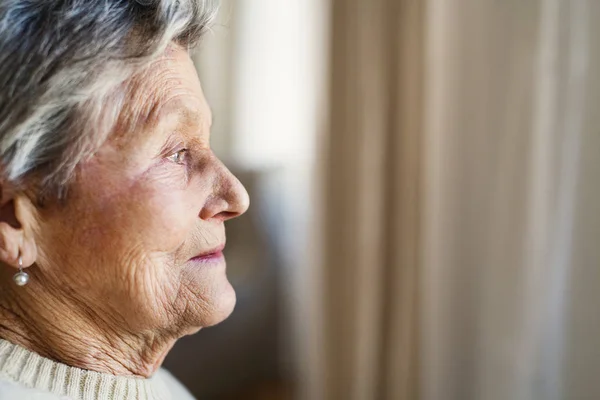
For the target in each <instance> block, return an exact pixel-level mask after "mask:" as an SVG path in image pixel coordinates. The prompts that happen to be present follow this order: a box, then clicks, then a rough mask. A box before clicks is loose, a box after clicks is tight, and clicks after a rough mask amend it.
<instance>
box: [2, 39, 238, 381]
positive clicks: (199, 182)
mask: <svg viewBox="0 0 600 400" xmlns="http://www.w3.org/2000/svg"><path fill="white" fill-rule="evenodd" d="M128 86H129V89H128V92H127V93H128V96H130V97H128V96H125V104H126V107H125V108H124V109H123V112H122V118H121V120H120V123H119V124H118V125H117V127H118V129H119V131H117V132H115V133H114V134H113V135H112V136H111V137H110V138H109V139H108V140H107V142H106V143H105V144H104V145H102V147H101V148H100V149H99V150H98V151H96V153H95V156H94V157H93V158H91V159H90V160H89V161H86V162H85V163H83V164H82V165H80V166H79V167H78V169H77V174H76V177H75V179H74V181H73V182H72V184H71V188H70V195H69V198H68V200H67V201H66V202H65V203H64V204H60V205H59V204H54V203H52V202H50V203H49V204H47V205H46V206H45V207H44V208H36V207H35V205H34V203H33V202H24V203H23V204H25V205H26V207H25V206H24V208H23V209H22V211H23V215H21V217H20V220H22V221H23V224H22V225H23V228H22V229H21V230H15V229H13V230H5V232H4V233H3V231H2V229H0V236H2V239H3V241H4V242H5V243H7V246H5V247H6V248H8V245H10V244H12V243H15V237H19V235H24V236H23V237H29V239H28V240H27V241H26V242H31V244H28V245H24V248H27V246H30V247H31V246H33V247H32V248H37V249H38V256H37V257H35V258H32V259H31V262H30V264H31V263H33V262H34V261H35V265H34V266H33V267H32V268H31V269H30V270H29V271H28V272H29V273H30V276H31V279H30V283H29V284H28V285H27V286H26V287H25V288H17V287H15V286H14V284H12V282H11V280H10V276H11V275H10V274H11V273H14V272H10V271H8V270H6V269H4V268H0V337H4V338H6V339H7V340H10V341H12V342H14V343H17V344H21V345H24V346H25V347H28V348H30V349H32V350H33V351H35V352H37V353H39V354H41V355H42V356H46V357H50V358H52V359H54V360H57V361H61V362H64V363H66V364H69V365H72V366H76V367H80V368H84V369H90V370H94V371H98V372H108V373H112V374H117V375H137V376H150V375H151V374H152V373H153V372H154V371H155V370H156V368H158V367H159V366H160V364H161V363H162V360H163V359H164V357H165V355H166V354H167V352H168V351H169V349H170V348H171V347H172V346H173V344H174V343H175V341H176V340H177V339H178V338H180V337H181V336H183V335H187V334H191V333H194V332H196V331H197V330H199V329H201V328H202V327H205V326H211V325H214V324H216V323H218V322H220V321H222V320H223V319H224V318H226V317H227V316H228V315H229V313H230V312H231V311H232V309H233V306H234V304H235V293H234V291H233V288H232V287H231V285H230V284H229V282H228V280H227V278H226V275H225V265H224V263H219V264H215V265H207V266H202V265H198V264H196V263H193V262H190V261H189V260H190V259H191V258H192V257H194V256H196V255H198V254H200V253H204V252H206V251H209V250H212V249H214V248H215V247H216V246H218V245H220V244H223V243H224V242H225V230H224V221H225V220H227V219H229V218H232V217H235V216H237V215H240V214H241V213H243V212H245V211H246V209H247V207H248V196H247V193H246V192H245V190H244V189H243V187H242V186H241V184H240V183H239V181H237V179H235V177H233V175H231V173H230V172H229V171H228V170H227V169H226V168H225V167H224V166H223V165H222V164H221V163H220V161H219V160H218V159H217V158H216V157H215V155H214V154H213V153H212V151H211V150H210V148H209V133H210V132H209V130H210V121H211V117H210V115H209V114H210V109H209V108H208V105H207V104H206V101H205V99H204V96H203V94H202V89H201V87H200V84H199V82H198V78H197V75H196V72H195V68H194V66H193V64H192V62H191V60H190V58H189V56H188V55H187V53H186V52H185V51H184V50H182V49H181V48H178V47H177V46H173V50H172V51H171V53H170V55H169V57H168V58H167V59H165V58H163V59H161V60H158V61H157V62H156V63H155V64H154V65H152V66H151V68H148V69H147V70H146V71H144V73H143V74H141V75H140V76H137V77H135V78H134V79H133V80H132V82H130V83H129V84H128ZM140 102H142V103H143V104H140ZM141 110H145V111H147V110H151V111H150V114H148V115H150V119H149V120H145V121H143V120H142V119H139V118H138V117H137V116H136V117H132V115H136V114H137V115H144V114H139V113H140V111H141ZM154 118H158V119H159V120H158V121H155V122H156V123H152V122H151V121H152V119H154ZM132 121H136V124H133V125H135V126H134V129H125V127H127V126H129V127H131V126H133V125H132ZM173 140H176V141H177V142H181V143H183V144H185V147H186V148H188V149H189V151H188V152H189V158H188V156H187V155H186V159H185V161H184V163H185V165H180V164H177V163H175V162H173V161H170V160H167V159H166V158H165V157H167V156H169V154H165V153H164V152H165V150H166V148H168V147H165V146H167V143H168V142H169V141H173ZM2 189H4V187H3V188H2ZM5 193H9V192H8V191H5V190H3V191H2V195H3V199H2V202H3V203H4V202H5V201H6V200H5V199H4V196H5ZM3 225H4V224H3V223H2V221H0V228H1V227H2V226H3ZM0 242H2V240H0ZM0 250H2V249H0ZM28 257H29V256H28ZM2 261H3V262H6V261H5V260H4V259H3V260H2ZM12 304H18V305H19V307H13V306H11V305H12ZM8 310H10V311H8ZM10 312H13V313H14V315H15V316H16V317H14V318H12V320H18V322H15V323H11V322H10V321H11V319H10V318H4V317H5V315H6V316H9V315H10Z"/></svg>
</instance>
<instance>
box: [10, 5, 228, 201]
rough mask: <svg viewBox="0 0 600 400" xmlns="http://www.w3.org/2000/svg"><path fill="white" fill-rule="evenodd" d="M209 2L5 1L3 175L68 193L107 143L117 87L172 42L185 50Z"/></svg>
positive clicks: (204, 20) (210, 11) (210, 10)
mask: <svg viewBox="0 0 600 400" xmlns="http://www.w3.org/2000/svg"><path fill="white" fill-rule="evenodd" d="M216 11H217V5H216V3H215V1H213V0H50V1H49V0H2V1H1V2H0V163H1V166H0V168H1V169H0V175H1V178H2V180H3V181H5V182H6V181H10V182H15V183H17V182H21V181H22V180H24V179H25V178H27V177H28V176H36V177H37V179H38V180H39V182H40V185H41V188H42V189H46V190H57V191H58V193H59V194H60V192H62V191H63V190H64V187H65V185H66V184H67V183H68V181H69V179H70V178H71V177H72V175H73V173H74V171H75V170H76V167H77V165H78V164H79V163H80V162H81V161H82V160H84V159H85V158H87V157H89V156H90V155H91V154H93V152H94V151H95V150H96V149H97V148H98V147H99V146H100V145H101V144H102V143H103V142H104V141H105V140H106V138H107V136H108V134H109V133H110V132H111V130H112V129H113V128H114V125H115V123H116V121H117V119H118V116H119V113H120V110H121V108H122V106H123V101H124V96H122V95H119V93H118V92H119V91H118V88H119V87H120V86H122V84H123V83H124V82H126V81H127V80H128V79H129V78H131V77H132V76H133V75H134V74H135V73H136V72H138V71H140V70H141V69H142V68H144V67H145V66H146V65H148V63H150V62H151V61H152V60H154V59H156V58H157V57H159V56H160V55H161V54H162V53H163V52H164V51H165V50H166V48H167V46H168V45H169V44H170V43H173V42H175V43H177V44H179V45H181V46H184V47H186V48H189V47H191V46H193V45H194V44H195V43H196V42H197V41H198V40H199V38H200V36H201V35H202V33H203V32H204V31H205V30H206V29H207V28H208V27H209V25H210V23H211V22H212V20H213V18H214V16H215V14H216Z"/></svg>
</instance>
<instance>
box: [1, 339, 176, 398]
mask: <svg viewBox="0 0 600 400" xmlns="http://www.w3.org/2000/svg"><path fill="white" fill-rule="evenodd" d="M0 379H5V380H9V381H12V382H14V383H16V384H19V385H22V386H25V387H28V388H32V389H37V390H41V391H45V392H49V393H53V394H56V395H59V396H67V397H69V398H72V399H78V400H109V399H110V400H112V399H119V400H121V399H123V400H130V399H131V400H170V395H169V391H168V389H167V387H166V385H165V383H164V382H163V381H162V380H161V379H160V378H159V377H158V376H156V375H155V376H153V377H151V378H148V379H143V378H135V377H126V376H116V375H111V374H103V373H99V372H94V371H88V370H84V369H80V368H75V367H70V366H68V365H66V364H62V363H59V362H56V361H52V360H50V359H48V358H44V357H42V356H40V355H38V354H36V353H34V352H32V351H29V350H27V349H25V348H24V347H21V346H18V345H15V344H12V343H10V342H8V341H6V340H4V339H0Z"/></svg>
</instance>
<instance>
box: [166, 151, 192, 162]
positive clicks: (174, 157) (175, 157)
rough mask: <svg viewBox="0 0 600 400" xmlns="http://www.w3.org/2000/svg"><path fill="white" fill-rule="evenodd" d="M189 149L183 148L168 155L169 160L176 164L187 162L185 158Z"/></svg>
mask: <svg viewBox="0 0 600 400" xmlns="http://www.w3.org/2000/svg"><path fill="white" fill-rule="evenodd" d="M187 152H188V150H187V149H181V150H179V151H177V152H175V153H173V154H171V155H170V156H168V157H167V160H169V161H171V162H174V163H175V164H182V165H183V164H185V159H186V155H187Z"/></svg>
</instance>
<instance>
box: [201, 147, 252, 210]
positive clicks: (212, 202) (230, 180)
mask: <svg viewBox="0 0 600 400" xmlns="http://www.w3.org/2000/svg"><path fill="white" fill-rule="evenodd" d="M215 158H216V157H215ZM215 162H216V166H215V169H216V171H215V172H216V174H215V183H214V185H213V187H214V192H213V195H212V196H211V197H210V198H209V199H208V200H207V202H206V203H205V205H204V207H203V208H202V210H201V211H200V218H202V219H204V220H211V219H212V220H220V221H227V220H230V219H232V218H237V217H239V216H240V215H242V214H244V213H245V212H246V211H248V207H249V206H250V196H248V192H247V191H246V188H245V187H244V185H242V183H241V182H240V181H239V180H238V179H237V178H236V177H235V175H233V174H232V173H231V171H229V169H228V168H227V167H226V166H225V165H223V163H222V162H221V161H220V160H218V159H217V160H215Z"/></svg>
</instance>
